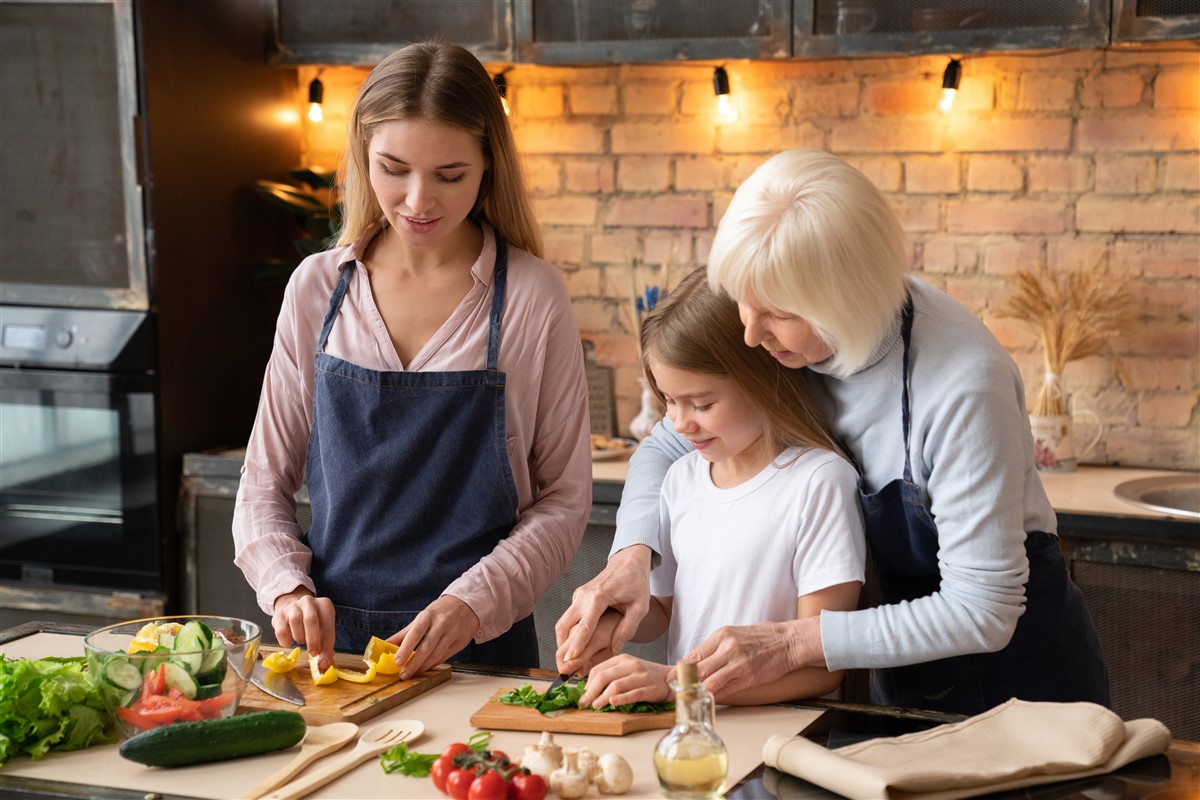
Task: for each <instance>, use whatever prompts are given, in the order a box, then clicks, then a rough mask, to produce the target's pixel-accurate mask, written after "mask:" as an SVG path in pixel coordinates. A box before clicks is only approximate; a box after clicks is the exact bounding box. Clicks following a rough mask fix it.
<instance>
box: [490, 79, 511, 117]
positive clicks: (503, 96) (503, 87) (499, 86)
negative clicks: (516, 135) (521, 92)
mask: <svg viewBox="0 0 1200 800" xmlns="http://www.w3.org/2000/svg"><path fill="white" fill-rule="evenodd" d="M492 83H494V84H496V91H497V92H498V93H499V94H500V105H501V106H502V107H503V108H504V116H506V117H507V116H510V115H511V114H512V111H511V110H509V107H508V79H507V78H505V77H504V73H503V72H499V73H497V74H496V77H494V78H492Z"/></svg>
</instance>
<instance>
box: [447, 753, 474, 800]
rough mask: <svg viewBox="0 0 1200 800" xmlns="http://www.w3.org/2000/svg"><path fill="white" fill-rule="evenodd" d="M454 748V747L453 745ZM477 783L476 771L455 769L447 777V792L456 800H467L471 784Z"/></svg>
mask: <svg viewBox="0 0 1200 800" xmlns="http://www.w3.org/2000/svg"><path fill="white" fill-rule="evenodd" d="M452 746H453V745H452ZM474 782H475V770H473V769H455V770H451V772H450V774H449V775H447V776H446V791H447V792H449V793H450V796H451V797H453V798H454V800H467V796H468V794H470V791H471V784H473V783H474Z"/></svg>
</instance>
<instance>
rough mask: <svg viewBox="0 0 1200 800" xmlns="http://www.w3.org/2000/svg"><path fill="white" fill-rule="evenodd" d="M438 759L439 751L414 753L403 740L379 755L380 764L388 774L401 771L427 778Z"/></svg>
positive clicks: (402, 773) (416, 776) (412, 775)
mask: <svg viewBox="0 0 1200 800" xmlns="http://www.w3.org/2000/svg"><path fill="white" fill-rule="evenodd" d="M437 759H438V754H437V753H414V752H412V751H411V750H409V749H408V745H407V744H405V743H404V742H401V743H400V744H398V745H396V746H395V747H393V748H392V749H391V750H388V751H387V752H386V753H384V754H383V755H381V756H380V757H379V765H380V766H382V767H383V771H384V772H386V773H387V774H388V775H391V774H392V773H393V772H399V773H400V774H401V775H408V776H410V777H413V778H425V777H428V775H429V768H430V767H432V766H433V762H434V761H437Z"/></svg>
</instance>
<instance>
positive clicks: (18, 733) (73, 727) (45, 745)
mask: <svg viewBox="0 0 1200 800" xmlns="http://www.w3.org/2000/svg"><path fill="white" fill-rule="evenodd" d="M108 721H109V715H108V711H107V708H106V706H105V703H104V701H103V699H102V698H101V697H100V693H99V692H98V691H97V690H96V689H95V687H93V686H92V683H91V681H89V680H88V676H87V672H86V670H85V660H84V659H83V658H82V657H79V658H41V659H33V660H31V659H8V658H5V657H4V654H3V653H0V766H2V765H4V764H6V763H8V762H9V761H10V760H12V759H14V758H16V757H18V756H22V755H27V756H30V757H32V758H33V759H34V760H35V761H36V760H37V759H39V758H42V757H43V756H44V755H46V753H48V752H49V751H50V750H51V749H56V750H80V749H82V748H84V747H90V746H91V745H94V744H108V743H110V742H113V741H116V740H115V739H114V738H113V737H112V736H110V735H108V733H107V730H106V729H107V727H108Z"/></svg>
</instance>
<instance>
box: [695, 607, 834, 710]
mask: <svg viewBox="0 0 1200 800" xmlns="http://www.w3.org/2000/svg"><path fill="white" fill-rule="evenodd" d="M820 620H821V618H820V617H803V618H802V619H795V620H790V621H788V622H760V623H757V624H755V625H739V626H737V627H730V626H726V627H723V628H718V629H717V630H716V632H714V633H713V634H712V636H709V637H708V638H707V639H705V640H704V641H703V642H702V643H701V644H700V646H699V647H697V648H695V649H694V650H692V651H691V652H689V653H688V654H687V655H686V656H684V660H685V661H695V662H697V670H698V671H699V673H700V680H702V681H703V682H704V685H705V687H706V688H707V689H708V690H709V691H710V692H712V693H713V696H714V697H715V698H716V699H717V701H718V702H719V701H720V700H721V698H722V697H726V696H728V695H731V694H733V693H734V692H738V691H741V690H742V689H746V688H748V687H750V686H758V685H761V684H765V683H770V682H771V681H775V680H778V679H780V678H782V677H783V676H784V675H787V674H788V673H789V672H793V671H795V670H798V669H800V668H802V667H818V666H819V667H823V666H825V654H824V652H823V650H822V648H821V622H820Z"/></svg>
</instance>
